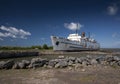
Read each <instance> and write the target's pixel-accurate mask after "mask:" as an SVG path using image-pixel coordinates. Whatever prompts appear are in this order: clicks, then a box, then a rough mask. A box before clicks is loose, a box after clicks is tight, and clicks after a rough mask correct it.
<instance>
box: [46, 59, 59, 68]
mask: <svg viewBox="0 0 120 84" xmlns="http://www.w3.org/2000/svg"><path fill="white" fill-rule="evenodd" d="M56 63H57V62H56V61H55V60H50V61H49V63H48V66H51V67H54V66H55V64H56Z"/></svg>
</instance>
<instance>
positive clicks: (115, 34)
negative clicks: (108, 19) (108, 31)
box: [112, 32, 120, 39]
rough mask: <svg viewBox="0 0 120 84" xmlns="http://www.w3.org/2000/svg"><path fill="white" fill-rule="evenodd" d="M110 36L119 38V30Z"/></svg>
mask: <svg viewBox="0 0 120 84" xmlns="http://www.w3.org/2000/svg"><path fill="white" fill-rule="evenodd" d="M112 37H113V38H117V39H120V32H115V33H113V34H112Z"/></svg>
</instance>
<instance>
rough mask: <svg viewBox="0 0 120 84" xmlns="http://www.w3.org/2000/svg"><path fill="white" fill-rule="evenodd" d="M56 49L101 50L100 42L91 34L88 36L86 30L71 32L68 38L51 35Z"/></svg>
mask: <svg viewBox="0 0 120 84" xmlns="http://www.w3.org/2000/svg"><path fill="white" fill-rule="evenodd" d="M51 41H52V45H53V50H54V51H82V50H99V49H100V44H99V43H98V42H97V41H96V40H95V39H93V38H91V37H90V36H88V37H86V36H85V32H82V33H81V35H79V34H78V33H73V34H69V35H68V37H67V38H63V37H58V36H51Z"/></svg>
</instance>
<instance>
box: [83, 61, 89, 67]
mask: <svg viewBox="0 0 120 84" xmlns="http://www.w3.org/2000/svg"><path fill="white" fill-rule="evenodd" d="M82 65H83V66H88V65H90V63H89V62H88V61H83V62H82Z"/></svg>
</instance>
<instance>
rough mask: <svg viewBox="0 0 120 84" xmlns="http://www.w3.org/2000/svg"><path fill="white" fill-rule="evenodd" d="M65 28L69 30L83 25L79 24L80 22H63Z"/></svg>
mask: <svg viewBox="0 0 120 84" xmlns="http://www.w3.org/2000/svg"><path fill="white" fill-rule="evenodd" d="M64 26H65V28H68V29H70V30H76V29H80V28H81V27H83V25H81V24H80V23H74V22H71V23H64Z"/></svg>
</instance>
